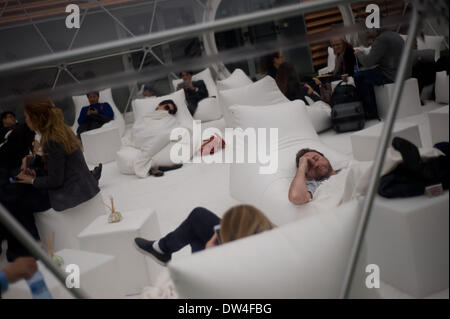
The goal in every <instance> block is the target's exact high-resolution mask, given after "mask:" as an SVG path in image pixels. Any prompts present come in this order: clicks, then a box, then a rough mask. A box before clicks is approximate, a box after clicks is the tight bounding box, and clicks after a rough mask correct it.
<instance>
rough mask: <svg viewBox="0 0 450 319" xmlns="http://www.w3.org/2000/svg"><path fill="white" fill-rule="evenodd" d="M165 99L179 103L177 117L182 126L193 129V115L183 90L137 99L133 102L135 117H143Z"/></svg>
mask: <svg viewBox="0 0 450 319" xmlns="http://www.w3.org/2000/svg"><path fill="white" fill-rule="evenodd" d="M164 100H173V101H174V102H175V104H176V105H177V109H178V111H177V113H176V114H175V117H176V119H177V120H178V122H179V123H180V125H181V126H183V127H185V128H188V129H190V130H191V131H192V121H193V119H192V116H191V113H189V110H188V107H187V105H186V98H185V95H184V91H183V90H179V91H177V92H175V93H172V94H169V95H165V96H158V97H156V98H145V99H136V100H133V102H132V103H131V104H132V106H133V112H134V119H135V120H137V119H139V118H141V117H143V116H144V115H145V114H146V113H147V112H152V111H154V110H155V109H156V107H157V106H158V104H159V103H160V102H162V101H164Z"/></svg>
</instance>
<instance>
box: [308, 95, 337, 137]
mask: <svg viewBox="0 0 450 319" xmlns="http://www.w3.org/2000/svg"><path fill="white" fill-rule="evenodd" d="M306 111H307V113H308V116H309V118H310V119H311V123H312V125H313V127H314V129H315V130H316V132H317V133H320V132H323V131H325V130H327V129H329V128H330V127H331V125H332V123H331V107H330V106H329V105H328V104H327V103H325V102H323V101H317V102H314V103H312V104H311V105H310V106H307V107H306Z"/></svg>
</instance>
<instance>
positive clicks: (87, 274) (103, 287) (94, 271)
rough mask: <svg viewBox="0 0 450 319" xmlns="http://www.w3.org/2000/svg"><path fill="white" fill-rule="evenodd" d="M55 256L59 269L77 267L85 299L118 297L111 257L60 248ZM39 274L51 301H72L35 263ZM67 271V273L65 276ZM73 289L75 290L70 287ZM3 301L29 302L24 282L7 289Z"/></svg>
mask: <svg viewBox="0 0 450 319" xmlns="http://www.w3.org/2000/svg"><path fill="white" fill-rule="evenodd" d="M55 254H56V255H58V256H60V257H62V258H63V260H64V265H63V266H62V269H63V270H64V271H65V270H66V266H67V265H71V264H73V265H77V266H78V267H79V270H80V288H81V289H83V290H84V292H86V294H88V297H89V298H99V299H100V298H101V299H104V298H108V299H112V298H119V297H120V294H119V290H118V288H119V287H118V282H117V281H116V277H117V264H116V262H115V258H114V257H113V256H109V255H105V254H97V253H91V252H86V251H80V250H72V249H64V250H61V251H57V252H56V253H55ZM38 268H39V271H40V272H41V273H42V276H43V277H44V281H45V283H46V285H47V288H48V290H49V291H50V294H51V295H52V298H53V299H68V298H72V294H70V293H69V292H68V291H67V289H66V288H65V287H64V286H63V284H62V283H61V282H60V281H59V280H58V279H56V277H55V276H54V275H53V273H52V272H50V271H49V270H48V269H47V268H46V267H45V266H44V264H43V263H42V262H41V261H38ZM70 273H71V272H67V274H68V275H69V274H70ZM74 289H75V288H74ZM2 297H3V298H5V299H31V297H32V296H31V292H30V288H29V287H28V285H27V283H26V281H25V280H20V281H18V282H16V283H14V284H12V285H10V286H9V289H8V291H7V292H6V293H5V294H4V295H3V296H2Z"/></svg>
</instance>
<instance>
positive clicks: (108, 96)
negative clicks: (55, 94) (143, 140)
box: [72, 89, 125, 136]
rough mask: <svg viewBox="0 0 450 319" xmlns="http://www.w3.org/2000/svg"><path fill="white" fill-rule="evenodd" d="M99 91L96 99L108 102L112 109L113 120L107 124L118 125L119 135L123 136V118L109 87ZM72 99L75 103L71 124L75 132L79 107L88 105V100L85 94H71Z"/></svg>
mask: <svg viewBox="0 0 450 319" xmlns="http://www.w3.org/2000/svg"><path fill="white" fill-rule="evenodd" d="M99 93H100V97H99V100H98V101H99V102H100V103H105V102H107V103H109V105H111V107H112V109H113V111H114V120H113V121H111V122H110V123H107V124H109V126H112V125H117V126H118V127H119V132H120V136H123V134H124V133H125V119H124V118H123V115H122V113H120V111H119V109H118V108H117V106H116V103H114V100H113V97H112V92H111V89H105V90H103V91H100V92H99ZM72 100H73V104H74V105H75V122H74V123H73V125H72V130H73V131H74V132H76V131H77V129H78V117H79V116H80V112H81V109H82V108H83V107H84V106H88V105H89V100H88V98H87V96H86V95H79V96H72Z"/></svg>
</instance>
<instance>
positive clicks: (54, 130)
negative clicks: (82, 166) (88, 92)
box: [25, 100, 81, 154]
mask: <svg viewBox="0 0 450 319" xmlns="http://www.w3.org/2000/svg"><path fill="white" fill-rule="evenodd" d="M25 113H26V114H27V115H28V118H29V120H30V121H31V124H32V125H33V129H34V130H36V131H38V132H39V133H40V134H41V136H42V139H41V146H42V149H44V148H45V146H46V145H47V143H48V142H49V140H52V141H54V142H57V143H58V144H60V145H61V146H62V147H63V148H64V150H65V151H66V153H68V154H71V153H73V152H74V151H76V150H78V149H81V143H80V141H79V140H78V138H77V137H76V136H75V134H74V133H73V132H72V130H71V129H70V127H69V126H67V125H66V124H65V123H64V115H63V113H62V111H61V110H60V109H59V108H57V107H55V104H53V102H52V101H51V100H41V101H39V102H27V103H26V104H25Z"/></svg>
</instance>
